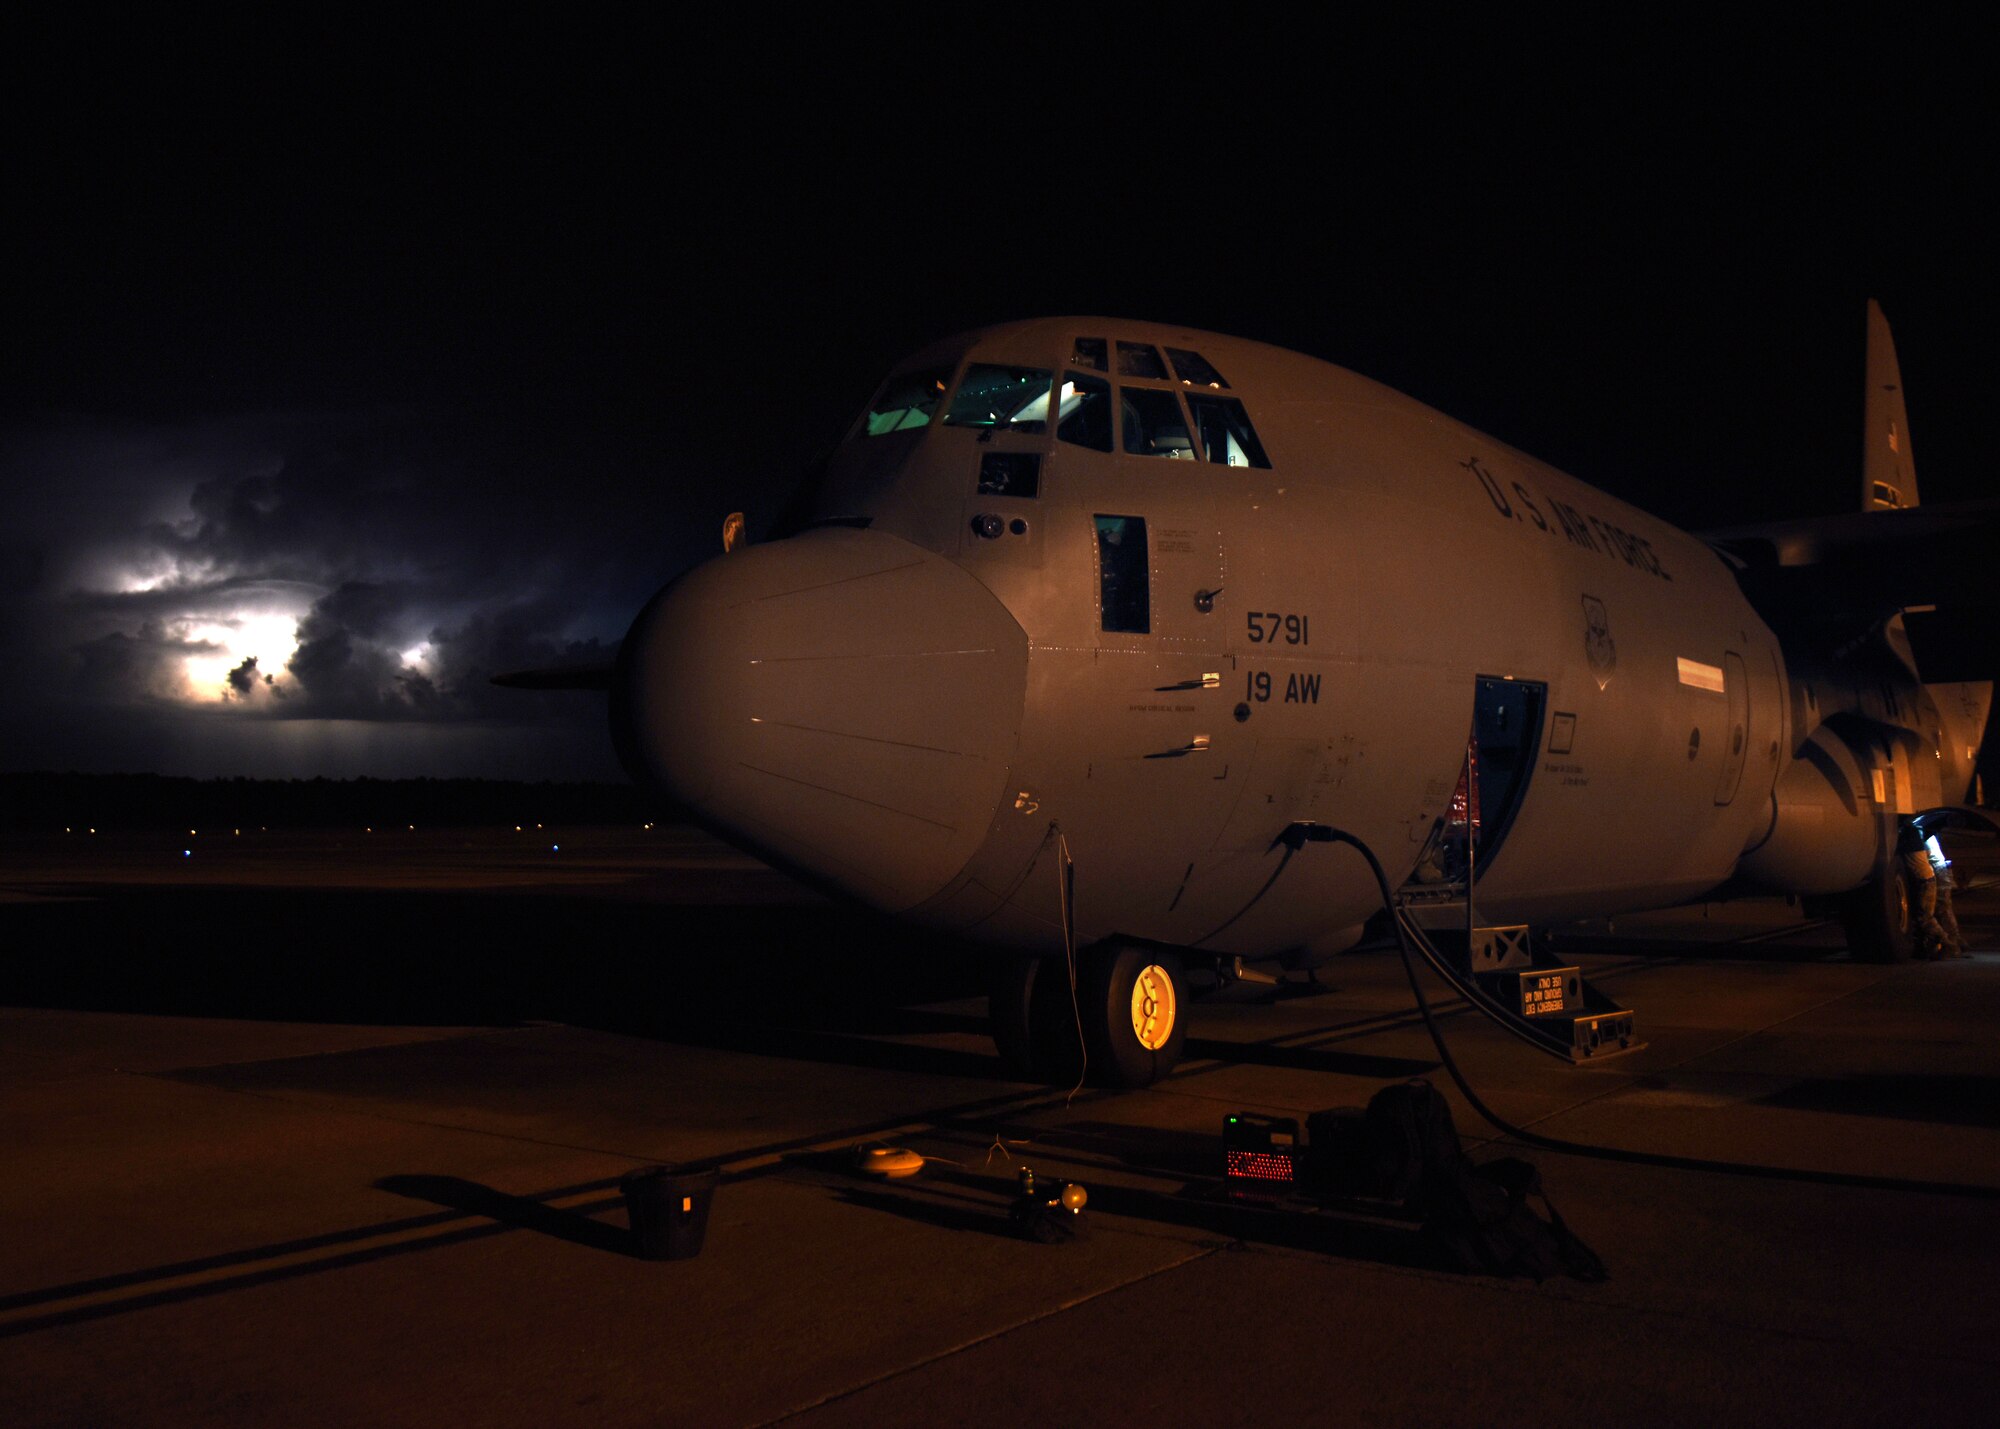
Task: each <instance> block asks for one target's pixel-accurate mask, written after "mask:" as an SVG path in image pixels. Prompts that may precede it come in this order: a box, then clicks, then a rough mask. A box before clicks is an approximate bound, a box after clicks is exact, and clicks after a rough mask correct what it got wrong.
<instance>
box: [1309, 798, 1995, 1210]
mask: <svg viewBox="0 0 2000 1429" xmlns="http://www.w3.org/2000/svg"><path fill="white" fill-rule="evenodd" d="M1318 829H1319V839H1320V840H1321V841H1324V842H1329V843H1344V844H1348V845H1351V846H1352V847H1353V848H1354V850H1355V851H1356V852H1357V853H1359V854H1360V855H1361V856H1362V858H1364V859H1366V860H1367V862H1368V869H1369V872H1371V873H1373V874H1374V875H1375V886H1376V888H1377V890H1378V891H1379V892H1380V893H1381V895H1382V907H1383V909H1384V910H1385V911H1386V912H1387V913H1388V914H1389V920H1390V922H1392V923H1393V924H1394V925H1395V928H1396V947H1397V950H1398V951H1399V952H1400V953H1401V954H1402V957H1403V972H1404V974H1405V975H1406V976H1407V977H1408V978H1409V980H1410V992H1411V993H1412V995H1414V996H1415V998H1416V999H1417V1010H1418V1011H1420V1012H1421V1013H1423V1017H1424V1027H1425V1028H1426V1029H1427V1030H1428V1031H1429V1032H1430V1034H1431V1043H1432V1045H1433V1046H1435V1047H1436V1048H1437V1054H1438V1060H1439V1061H1441V1062H1443V1063H1444V1067H1445V1070H1446V1071H1447V1072H1449V1073H1450V1074H1451V1079H1452V1081H1453V1082H1454V1083H1456V1084H1457V1086H1458V1089H1459V1091H1460V1092H1461V1093H1463V1094H1464V1096H1465V1099H1466V1101H1467V1102H1468V1103H1470V1104H1471V1107H1472V1109H1473V1110H1474V1111H1476V1112H1478V1113H1479V1115H1480V1116H1481V1117H1482V1118H1484V1119H1485V1121H1486V1122H1487V1123H1488V1124H1489V1125H1491V1126H1492V1127H1494V1128H1495V1129H1496V1130H1498V1131H1499V1132H1500V1133H1501V1134H1503V1135H1505V1136H1511V1137H1513V1138H1514V1139H1515V1140H1516V1141H1520V1142H1524V1143H1526V1144H1527V1145H1529V1146H1538V1147H1541V1148H1542V1149H1543V1150H1545V1151H1556V1152H1561V1153H1563V1154H1565V1155H1570V1156H1587V1157H1591V1158H1593V1159H1595V1160H1600V1161H1626V1162H1631V1163H1633V1164H1635V1165H1640V1166H1661V1167H1665V1168H1667V1169H1669V1170H1674V1171H1706V1172H1716V1173H1720V1174H1722V1175H1727V1176H1749V1177H1754V1178H1757V1179H1760V1180H1768V1181H1803V1182H1806V1183H1809V1184H1812V1185H1819V1186H1847V1187H1855V1188H1858V1189H1863V1190H1874V1191H1915V1192H1920V1193H1922V1194H1925V1195H1935V1196H1961V1197H1965V1198H1967V1199H1972V1200H1987V1201H2000V1186H1975V1185H1968V1184H1966V1183H1964V1182H1958V1181H1918V1180H1910V1179H1906V1178H1903V1177H1897V1176H1865V1175H1860V1174H1857V1173H1853V1172H1845V1171H1804V1170H1796V1169H1793V1168H1791V1167H1785V1166H1763V1165H1758V1164H1756V1163H1754V1162H1746V1161H1711V1160H1708V1159H1706V1158H1704V1157H1699V1156H1671V1155H1667V1154H1665V1153H1662V1152H1655V1151H1627V1150H1622V1149H1620V1148H1617V1147H1612V1146H1592V1145H1590V1144H1589V1143H1587V1142H1581V1141H1568V1140H1565V1139H1564V1138H1562V1137H1558V1136H1544V1135H1542V1134H1541V1133H1540V1132H1536V1131H1529V1130H1527V1129H1526V1128H1525V1127H1519V1126H1515V1125H1514V1124H1513V1123H1512V1122H1510V1121H1507V1120H1505V1119H1504V1118H1502V1117H1501V1116H1500V1115H1499V1114H1498V1113H1496V1112H1495V1111H1494V1110H1493V1109H1492V1108H1491V1107H1489V1106H1487V1105H1486V1103H1485V1102H1484V1101H1483V1100H1481V1099H1480V1096H1479V1093H1477V1092H1476V1091H1474V1090H1473V1089H1472V1083H1471V1082H1470V1081H1468V1080H1467V1079H1466V1076H1465V1073H1464V1072H1463V1071H1461V1070H1460V1069H1459V1065H1458V1060H1457V1059H1456V1058H1454V1057H1453V1056H1452V1055H1451V1049H1450V1048H1449V1047H1447V1046H1446V1045H1445V1040H1444V1032H1443V1030H1442V1029H1441V1028H1440V1027H1439V1026H1438V1023H1437V1019H1436V1018H1435V1017H1434V1016H1432V1014H1431V1005H1430V1000H1429V999H1428V998H1426V997H1425V996H1424V990H1423V987H1422V986H1421V985H1420V984H1419V983H1418V981H1417V967H1416V961H1415V959H1414V958H1413V957H1412V955H1411V952H1410V938H1409V932H1408V930H1407V929H1406V928H1405V927H1404V925H1403V920H1402V918H1401V917H1400V916H1398V914H1397V911H1396V901H1395V897H1394V895H1393V894H1392V893H1391V892H1390V891H1389V878H1388V875H1387V874H1385V873H1384V872H1383V871H1382V862H1381V860H1380V859H1378V858H1376V857H1375V851H1374V850H1373V849H1371V848H1369V847H1368V845H1367V844H1365V843H1363V842H1362V841H1361V840H1360V839H1359V838H1356V837H1355V836H1354V835H1353V834H1350V833H1348V832H1347V831H1346V830H1345V829H1340V828H1335V827H1334V826H1333V825H1331V824H1322V825H1319V826H1318ZM1466 896H1467V901H1468V903H1469V902H1470V900H1471V889H1470V887H1468V888H1467V890H1466Z"/></svg>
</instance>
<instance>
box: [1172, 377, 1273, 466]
mask: <svg viewBox="0 0 2000 1429" xmlns="http://www.w3.org/2000/svg"><path fill="white" fill-rule="evenodd" d="M1188 409H1189V410H1190V411H1192V412H1193V413H1194V425H1195V430H1196V431H1198V432H1200V433H1201V446H1202V450H1203V451H1204V452H1206V453H1207V454H1208V459H1209V460H1210V461H1211V462H1214V463H1217V464H1219V465H1224V466H1260V467H1269V466H1270V465H1271V463H1270V460H1269V459H1268V458H1267V457H1266V456H1265V455H1264V444H1263V443H1262V442H1260V441H1258V440H1257V431H1256V428H1254V427H1252V426H1251V425H1250V414H1249V413H1248V412H1246V411H1244V410H1243V404H1242V403H1241V402H1239V401H1237V400H1236V399H1235V398H1234V397H1211V396H1207V395H1203V394H1197V393H1193V392H1190V393H1188Z"/></svg>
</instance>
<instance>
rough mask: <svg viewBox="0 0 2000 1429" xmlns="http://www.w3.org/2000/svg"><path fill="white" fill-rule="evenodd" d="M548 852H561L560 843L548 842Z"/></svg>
mask: <svg viewBox="0 0 2000 1429" xmlns="http://www.w3.org/2000/svg"><path fill="white" fill-rule="evenodd" d="M549 852H550V853H561V852H562V845H561V844H550V845H549Z"/></svg>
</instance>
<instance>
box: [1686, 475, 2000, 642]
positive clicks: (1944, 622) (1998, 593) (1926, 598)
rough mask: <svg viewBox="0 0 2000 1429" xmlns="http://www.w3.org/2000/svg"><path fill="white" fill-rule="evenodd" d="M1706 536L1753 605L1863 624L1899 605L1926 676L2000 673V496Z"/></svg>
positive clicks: (1823, 621)
mask: <svg viewBox="0 0 2000 1429" xmlns="http://www.w3.org/2000/svg"><path fill="white" fill-rule="evenodd" d="M1702 539H1703V540H1705V541H1707V542H1708V543H1709V544H1710V545H1711V546H1713V547H1715V548H1716V549H1717V550H1718V551H1720V552H1722V554H1723V555H1724V557H1725V558H1727V559H1728V560H1729V561H1730V562H1731V564H1733V565H1735V566H1736V567H1737V569H1738V572H1739V575H1740V577H1741V579H1742V581H1743V584H1744V586H1745V588H1746V589H1747V590H1748V591H1749V593H1750V595H1751V598H1752V599H1753V600H1754V601H1757V602H1758V603H1759V604H1763V603H1764V602H1766V601H1770V602H1773V603H1774V604H1775V605H1777V606H1781V607H1783V608H1784V609H1786V610H1787V611H1788V612H1790V613H1791V614H1792V615H1793V616H1794V617H1796V618H1804V619H1809V620H1812V621H1814V622H1815V623H1820V624H1826V625H1854V626H1859V627H1865V626H1867V625H1871V624H1873V623H1874V622H1876V621H1878V620H1882V619H1885V618H1887V617H1888V616H1891V615H1893V614H1895V613H1896V612H1897V611H1899V610H1900V611H1903V612H1905V621H1904V625H1905V627H1906V629H1907V630H1908V632H1909V636H1910V648H1911V651H1912V653H1913V654H1915V656H1916V658H1917V668H1918V669H1919V670H1921V671H1922V672H1923V678H1924V679H1926V680H1929V681H1956V680H1990V679H1993V678H1995V677H1996V676H2000V500H1994V499H1985V500H1979V501H1964V502H1956V503H1951V504H1943V505H1930V506H1919V507H1913V508H1911V509H1908V510H1903V511H1868V512H1852V513H1846V514H1842V515H1838V516H1809V517H1803V518H1800V519H1797V520H1789V521H1772V522H1766V523H1763V524H1761V525H1755V526H1737V527H1731V528H1729V529H1727V530H1722V531H1707V532H1703V533H1702Z"/></svg>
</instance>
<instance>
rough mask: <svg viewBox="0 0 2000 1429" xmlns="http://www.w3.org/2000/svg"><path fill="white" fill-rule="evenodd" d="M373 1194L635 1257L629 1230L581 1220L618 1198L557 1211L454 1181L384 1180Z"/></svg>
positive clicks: (433, 1178)
mask: <svg viewBox="0 0 2000 1429" xmlns="http://www.w3.org/2000/svg"><path fill="white" fill-rule="evenodd" d="M375 1188H376V1189H377V1190H378V1191H387V1192H389V1193H391V1194H392V1195H397V1196H406V1197H408V1198H409V1199H411V1200H413V1201H428V1202H430V1203H431V1204H432V1205H435V1206H442V1207H444V1208H445V1209H446V1210H451V1211H457V1212H459V1213H460V1214H462V1215H468V1216H480V1217H483V1218H484V1219H486V1220H490V1221H496V1222H498V1223H499V1224H501V1225H505V1226H512V1227H514V1228H515V1229H517V1230H527V1231H535V1232H538V1233H539V1234H541V1235H546V1236H553V1237H554V1238H555V1239H557V1240H565V1241H568V1242H570V1244H572V1245H581V1246H586V1247H588V1248H589V1249H591V1250H604V1251H611V1252H613V1253H615V1254H618V1255H636V1254H638V1243H637V1241H636V1240H635V1239H634V1237H633V1235H632V1233H631V1232H630V1231H629V1230H620V1229H619V1228H618V1227H617V1226H612V1225H606V1224H605V1223H604V1222H603V1221H599V1220H593V1219H591V1217H590V1216H589V1215H588V1214H586V1212H589V1211H597V1210H604V1209H607V1208H608V1207H611V1206H615V1205H620V1204H622V1203H623V1202H622V1198H621V1197H619V1196H617V1195H613V1196H611V1197H610V1198H609V1199H608V1200H600V1201H594V1202H592V1203H591V1204H589V1205H587V1206H579V1207H576V1208H574V1209H571V1210H562V1209H558V1208H557V1207H554V1206H549V1205H544V1204H543V1203H542V1202H540V1201H537V1200H534V1199H532V1198H530V1197H527V1196H510V1195H508V1194H507V1193H506V1192H504V1191H496V1190H494V1189H493V1188H492V1187H490V1186H482V1185H480V1184H479V1183H478V1182H477V1181H468V1180H465V1179H464V1178H463V1177H460V1176H384V1177H383V1178H382V1179H381V1180H379V1181H377V1182H375Z"/></svg>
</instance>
